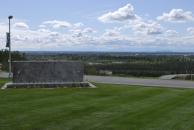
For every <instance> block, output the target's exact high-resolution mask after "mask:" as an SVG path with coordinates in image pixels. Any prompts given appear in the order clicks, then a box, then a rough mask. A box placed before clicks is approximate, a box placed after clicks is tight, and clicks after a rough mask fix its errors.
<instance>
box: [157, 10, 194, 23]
mask: <svg viewBox="0 0 194 130" xmlns="http://www.w3.org/2000/svg"><path fill="white" fill-rule="evenodd" d="M157 19H158V20H161V21H167V22H186V21H193V20H194V17H193V14H192V12H190V11H184V10H183V9H172V10H171V11H170V12H169V13H163V15H162V16H158V17H157Z"/></svg>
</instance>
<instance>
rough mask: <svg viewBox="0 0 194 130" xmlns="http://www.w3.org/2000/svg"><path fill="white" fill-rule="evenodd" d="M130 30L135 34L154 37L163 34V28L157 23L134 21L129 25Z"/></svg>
mask: <svg viewBox="0 0 194 130" xmlns="http://www.w3.org/2000/svg"><path fill="white" fill-rule="evenodd" d="M131 27H132V29H133V30H134V31H135V32H137V33H144V34H147V35H156V34H162V33H163V27H162V26H161V25H160V24H158V23H157V22H144V21H139V20H138V21H136V22H133V23H131Z"/></svg>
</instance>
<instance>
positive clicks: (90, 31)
mask: <svg viewBox="0 0 194 130" xmlns="http://www.w3.org/2000/svg"><path fill="white" fill-rule="evenodd" d="M83 33H96V30H94V29H93V28H90V27H88V28H85V29H83Z"/></svg>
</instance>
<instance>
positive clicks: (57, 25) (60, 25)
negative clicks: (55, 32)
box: [43, 20, 72, 29]
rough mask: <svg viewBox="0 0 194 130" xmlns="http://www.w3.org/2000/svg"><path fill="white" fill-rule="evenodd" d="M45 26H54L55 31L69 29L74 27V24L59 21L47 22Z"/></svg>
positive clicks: (44, 23)
mask: <svg viewBox="0 0 194 130" xmlns="http://www.w3.org/2000/svg"><path fill="white" fill-rule="evenodd" d="M43 25H49V26H52V27H53V28H55V29H59V28H69V27H71V26H72V24H71V23H69V22H67V21H58V20H53V21H45V22H43Z"/></svg>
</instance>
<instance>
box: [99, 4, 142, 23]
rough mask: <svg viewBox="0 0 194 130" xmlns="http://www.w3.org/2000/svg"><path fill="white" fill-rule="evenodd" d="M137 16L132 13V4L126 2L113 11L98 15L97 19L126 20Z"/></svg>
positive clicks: (105, 20) (106, 20)
mask: <svg viewBox="0 0 194 130" xmlns="http://www.w3.org/2000/svg"><path fill="white" fill-rule="evenodd" d="M137 17H138V16H137V15H136V14H135V13H134V8H133V6H132V5H131V4H127V5H125V6H124V7H121V8H119V9H118V10H116V11H114V12H108V13H106V14H103V15H102V16H100V17H98V20H100V21H102V22H111V21H126V20H133V19H136V18H137Z"/></svg>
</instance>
